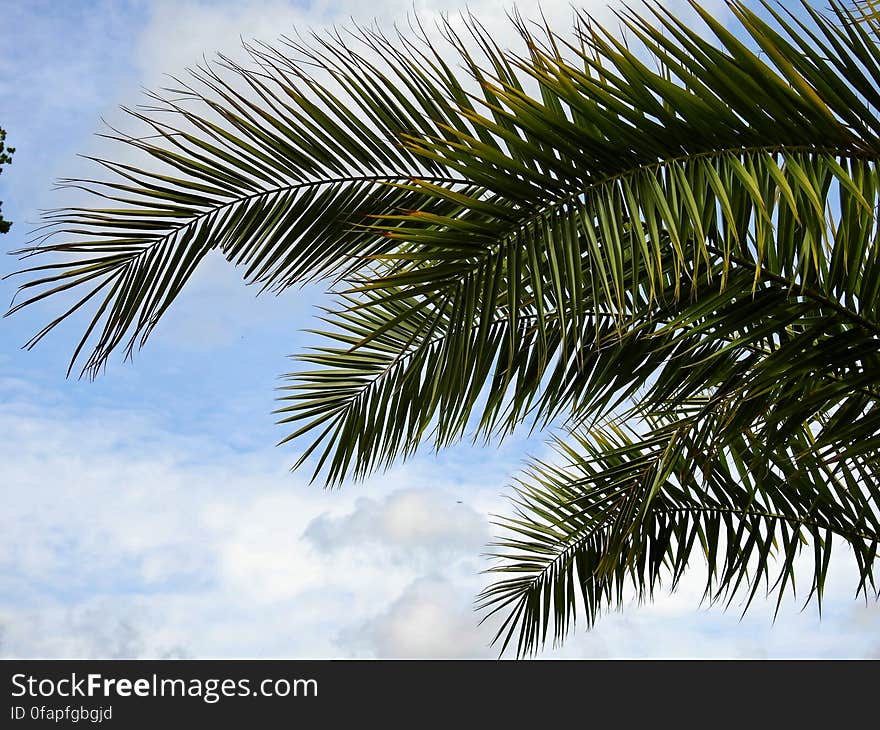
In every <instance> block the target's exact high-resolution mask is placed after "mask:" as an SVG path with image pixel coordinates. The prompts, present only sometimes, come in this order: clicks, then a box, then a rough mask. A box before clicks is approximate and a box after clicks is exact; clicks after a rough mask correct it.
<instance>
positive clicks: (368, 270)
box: [11, 2, 880, 655]
mask: <svg viewBox="0 0 880 730" xmlns="http://www.w3.org/2000/svg"><path fill="white" fill-rule="evenodd" d="M730 7H731V10H732V12H733V14H734V16H735V18H736V20H737V22H738V24H739V30H738V32H737V33H733V32H732V31H730V30H728V29H727V28H726V27H725V26H724V25H723V24H721V23H720V22H719V21H717V20H716V19H714V18H713V17H712V16H711V15H710V14H709V13H708V12H707V11H706V10H705V9H703V8H702V7H700V6H699V5H697V4H694V9H695V11H696V12H697V13H698V14H699V15H700V16H701V18H702V21H703V22H704V23H705V26H706V27H705V28H700V29H698V30H694V29H692V28H691V27H689V26H687V25H686V24H684V23H683V22H682V21H680V20H678V19H676V18H675V17H673V16H672V15H670V14H669V13H667V12H666V11H664V10H663V9H662V8H661V7H660V6H656V7H654V8H653V9H652V10H650V11H646V12H644V13H642V14H639V13H635V12H631V11H628V12H623V13H621V15H620V21H621V23H622V24H623V26H624V27H625V29H626V41H625V42H624V41H623V40H621V39H620V38H619V37H617V36H616V35H614V34H612V33H610V32H608V31H606V30H605V29H604V28H603V27H601V26H600V25H598V24H596V23H595V22H593V21H592V19H591V18H590V17H588V16H587V15H585V14H580V15H578V17H577V19H576V23H575V28H574V32H573V33H572V34H570V35H563V34H559V33H556V32H554V31H552V30H551V29H549V28H547V27H542V26H535V25H533V24H530V23H526V22H525V21H523V20H521V19H519V18H513V19H512V22H514V23H515V25H516V27H517V29H518V31H519V33H520V35H521V37H522V41H523V48H524V51H523V52H522V53H515V52H512V51H509V50H502V49H501V48H499V47H498V46H497V45H496V44H495V43H494V42H493V39H492V36H491V33H490V32H489V30H487V29H485V28H483V27H481V26H480V24H479V23H478V22H477V21H476V20H474V19H472V18H471V19H468V20H467V22H466V23H465V25H464V30H462V31H460V32H459V33H456V32H455V31H454V30H453V25H452V24H451V23H447V24H446V25H444V26H443V35H444V40H443V41H442V44H445V45H442V44H441V43H440V42H437V43H432V42H431V41H430V39H429V36H428V34H427V33H425V32H424V30H423V29H421V28H420V27H418V26H415V27H413V28H411V29H410V30H409V31H407V32H406V33H398V34H397V35H396V36H393V37H387V36H385V35H382V34H381V33H379V32H378V31H375V30H371V29H360V30H357V31H355V32H352V33H351V34H341V33H337V34H334V35H315V36H313V37H312V38H310V39H309V40H308V41H303V40H301V39H286V40H285V42H284V45H283V46H282V47H280V48H273V47H270V46H267V45H262V44H256V45H250V46H247V50H248V51H249V53H250V56H251V59H252V61H253V64H252V65H251V66H249V67H243V66H241V65H239V64H237V63H235V62H233V61H232V60H230V59H228V58H223V57H221V58H220V60H219V61H218V62H217V63H213V64H208V65H205V66H203V67H201V68H199V69H197V70H195V71H194V72H192V74H191V78H188V79H187V80H185V81H183V80H181V81H176V83H175V87H174V88H170V89H166V90H165V91H164V92H163V93H161V94H160V93H156V94H152V95H151V100H152V102H151V106H150V107H148V108H141V109H138V110H129V112H128V113H129V114H130V115H131V117H132V118H134V119H135V120H137V121H138V122H140V123H143V124H144V125H145V126H146V128H147V129H148V130H149V132H150V133H149V135H144V136H132V135H127V134H123V133H121V132H113V133H111V134H109V135H108V136H110V137H112V138H114V139H115V140H117V141H118V142H119V143H121V144H122V145H123V146H125V147H128V148H134V149H135V150H137V151H138V152H139V153H141V154H143V155H144V156H145V158H148V159H151V163H150V164H145V165H144V166H141V167H135V166H133V165H131V164H128V163H124V162H121V161H116V162H115V161H113V160H106V159H101V160H97V162H98V163H99V164H100V165H102V166H103V167H104V168H106V171H107V174H105V175H104V176H103V177H102V178H101V179H99V180H80V179H73V180H67V181H66V182H67V184H69V185H70V186H73V187H76V188H82V189H84V190H86V191H88V192H89V193H90V194H92V195H94V196H96V197H98V198H101V199H103V200H102V201H101V202H99V203H96V207H88V208H87V207H78V208H71V209H65V210H61V211H57V212H54V213H50V214H48V220H47V225H48V229H47V230H46V231H44V236H43V237H41V238H39V239H37V240H36V241H34V242H33V245H31V246H29V247H27V248H26V249H24V250H23V251H22V252H21V253H23V254H24V255H26V256H31V255H37V254H40V255H45V254H53V255H54V258H53V260H52V262H51V263H48V264H43V265H37V266H34V267H31V268H27V269H25V270H24V272H23V273H25V274H26V275H27V277H28V278H27V280H26V281H24V283H23V284H22V287H21V288H22V290H24V291H25V292H26V293H28V296H26V297H24V298H23V300H22V301H21V302H20V303H18V304H16V305H15V306H14V307H13V308H12V310H11V311H13V312H14V311H16V310H19V309H21V308H22V307H25V306H28V305H29V304H31V303H33V302H36V301H39V300H42V299H45V298H46V297H52V296H55V295H57V294H60V293H62V292H75V293H76V297H75V299H74V301H73V305H72V306H71V307H70V308H69V309H67V310H65V311H64V312H63V313H62V314H61V315H60V316H59V317H58V318H57V319H55V320H53V321H52V322H50V323H49V324H48V325H47V326H46V327H45V328H44V329H43V330H41V331H40V332H39V333H37V335H36V336H35V337H34V338H33V339H32V340H31V341H30V342H29V343H28V346H33V345H34V344H35V343H36V342H38V341H39V340H40V339H41V338H42V337H44V336H45V335H46V333H48V332H49V331H50V330H52V329H53V328H54V327H55V326H56V325H58V324H59V323H60V322H61V321H63V320H64V319H65V318H66V317H67V316H69V315H70V314H71V313H73V312H74V311H76V310H78V309H79V308H80V307H82V306H84V305H86V304H87V303H92V305H93V307H94V309H93V316H92V318H91V319H90V321H89V325H88V327H87V329H86V332H85V334H84V335H83V337H82V340H81V341H80V342H79V345H78V346H77V347H76V349H75V352H74V354H73V359H72V362H71V368H73V367H76V366H79V367H80V368H81V372H82V374H84V375H87V376H94V375H95V374H97V373H98V372H99V370H101V369H102V368H103V367H104V366H105V364H106V363H107V360H108V358H109V356H110V355H111V353H112V352H113V351H115V350H121V351H123V352H124V354H125V355H126V356H130V355H131V354H132V352H133V351H134V349H136V348H137V347H139V346H141V345H143V343H144V342H145V341H146V340H147V338H148V336H149V334H150V333H151V332H152V330H153V328H154V327H155V326H156V324H157V322H158V321H159V319H160V318H161V316H162V314H163V313H164V312H165V311H166V309H167V308H168V307H169V306H170V305H171V303H172V302H173V301H174V299H175V297H176V296H177V294H178V293H179V292H180V290H181V288H182V287H183V286H184V285H185V284H186V282H187V280H188V279H189V277H190V276H191V275H192V273H193V271H194V270H195V269H196V267H197V266H198V265H199V262H200V261H201V260H202V259H203V258H204V257H205V256H206V255H207V254H208V253H209V252H211V251H220V252H222V253H223V255H224V256H225V257H226V258H227V259H228V260H229V261H230V262H231V263H233V264H234V265H236V266H240V267H242V268H243V270H244V278H245V280H246V281H248V282H250V283H256V284H258V285H259V286H260V287H261V289H264V290H276V291H277V290H282V289H285V288H287V287H290V286H292V285H295V284H301V283H303V282H309V281H315V280H321V279H324V280H329V281H331V282H332V286H333V291H334V292H335V299H334V301H335V306H334V307H331V308H330V309H329V310H328V311H327V313H326V316H325V317H324V318H323V319H324V320H325V322H326V327H325V329H324V330H323V331H321V332H319V333H318V335H319V336H320V337H321V338H322V340H323V342H322V344H321V345H320V346H317V347H314V348H313V349H311V350H309V351H307V352H305V353H304V354H302V355H301V356H300V360H301V361H302V362H303V363H304V366H303V368H304V369H302V370H301V371H299V372H296V373H293V374H291V375H289V376H288V377H289V384H288V385H287V386H286V387H285V389H284V391H283V395H282V399H281V407H280V408H279V410H278V414H279V415H280V422H281V423H283V424H291V425H290V429H291V433H290V435H289V436H288V437H287V438H286V439H284V441H289V440H292V439H297V442H298V443H302V441H303V439H306V438H307V439H309V440H308V441H307V442H306V446H305V447H304V448H303V450H302V452H301V455H300V456H299V459H298V461H297V466H299V465H301V464H303V463H304V462H305V461H306V460H307V459H310V463H312V464H314V474H315V477H318V478H320V479H322V480H324V481H325V482H326V483H327V484H328V485H337V484H339V483H340V482H341V481H342V480H343V479H347V478H355V479H358V478H363V477H365V476H367V475H368V474H370V473H372V472H374V471H375V470H377V469H382V468H385V467H387V466H388V465H389V464H391V463H392V462H393V461H395V460H397V459H401V458H404V457H406V456H408V455H410V454H411V453H413V452H414V451H415V450H416V448H417V447H418V446H419V445H421V444H423V443H424V442H430V443H432V444H433V445H434V446H436V447H438V448H439V447H444V446H446V445H449V444H451V443H453V442H455V441H456V440H458V439H460V438H461V437H462V436H463V435H464V434H466V433H469V434H473V436H474V437H475V438H485V439H500V438H503V437H504V436H505V435H507V434H509V433H510V432H511V431H512V430H513V429H514V428H515V427H517V426H519V425H521V424H523V423H526V424H530V425H531V426H532V427H537V428H547V429H552V430H553V432H554V433H555V443H556V445H557V448H558V450H559V452H560V459H559V460H557V461H553V462H552V463H545V462H534V463H532V464H531V465H530V466H529V467H528V468H527V469H526V470H525V473H524V474H523V475H522V476H521V477H520V479H519V480H518V482H517V486H516V488H515V494H514V499H513V502H514V505H513V513H512V515H511V516H508V517H506V518H502V519H501V531H502V532H501V537H500V538H499V541H498V543H497V544H496V549H495V552H494V555H495V558H496V560H495V562H494V563H493V567H492V569H491V570H492V572H494V573H495V574H496V575H497V582H495V583H494V584H492V585H491V586H490V587H488V588H487V589H486V590H485V592H484V593H483V594H482V596H481V597H480V600H479V603H480V606H481V607H482V609H483V610H484V615H486V616H488V615H491V614H494V613H498V614H499V618H500V621H499V623H500V629H499V631H498V635H497V637H496V640H497V641H498V643H499V646H500V648H501V651H504V649H505V647H507V646H508V644H509V642H511V641H513V644H512V645H511V646H515V647H516V651H517V653H518V654H520V655H524V654H530V653H533V652H535V651H537V650H538V649H540V648H541V647H542V646H543V645H544V644H545V642H546V641H547V640H548V634H549V636H550V637H552V639H553V640H554V641H559V640H561V639H562V638H563V637H564V636H565V635H566V633H567V631H568V630H569V629H570V627H571V625H572V622H573V621H574V620H575V618H577V617H581V618H582V619H585V620H586V623H587V624H588V625H590V624H592V623H593V622H594V621H595V620H596V619H597V617H598V616H599V614H600V613H601V612H602V611H604V610H607V609H608V608H609V607H612V606H614V605H616V604H619V603H620V601H622V600H623V599H624V597H625V596H626V595H627V592H628V591H630V590H632V591H634V592H635V594H636V595H637V596H639V597H640V598H642V597H650V595H652V593H653V591H654V590H655V589H656V588H657V587H658V586H659V585H660V583H661V580H666V581H668V582H669V584H670V585H671V586H672V587H675V585H676V583H677V582H678V581H679V579H680V578H681V576H682V574H683V573H684V571H685V569H686V568H687V567H689V566H690V565H691V564H692V563H693V562H694V561H698V560H699V557H698V556H702V558H703V559H704V561H705V562H706V564H707V565H708V568H709V570H708V580H707V584H706V596H707V598H708V599H709V600H710V601H715V600H719V599H726V600H728V601H729V600H732V599H733V598H734V597H735V596H741V597H743V598H744V602H745V603H746V605H748V602H750V601H751V599H752V598H753V597H754V595H755V594H756V593H757V592H758V591H759V590H761V586H762V585H763V586H765V590H766V591H768V592H770V593H773V594H775V595H778V598H779V600H781V599H782V597H783V595H784V594H786V593H788V592H790V591H793V590H794V585H795V574H796V573H797V576H798V578H799V579H804V577H806V579H807V580H808V581H810V583H809V591H808V594H809V595H808V600H810V599H812V598H815V599H817V600H818V601H819V603H820V607H821V597H822V592H823V586H824V583H825V580H826V575H827V572H828V567H829V558H830V555H831V550H832V544H833V545H836V546H843V545H845V546H846V547H847V549H848V551H849V552H850V553H851V555H852V557H853V558H854V559H855V561H856V563H857V565H858V569H859V574H860V582H859V585H858V587H857V591H858V592H861V593H863V594H864V595H865V597H866V598H867V597H868V595H869V594H873V593H874V592H876V584H875V581H874V576H873V572H872V571H873V566H874V564H875V559H876V557H877V548H878V540H880V511H878V496H880V488H878V477H880V448H878V447H880V243H878V234H880V229H878V225H877V215H876V210H877V205H878V202H880V173H878V163H880V116H878V113H877V110H878V108H880V91H878V89H880V46H878V44H877V42H876V35H875V34H874V31H873V29H872V26H871V25H870V23H860V22H857V21H858V20H859V18H860V16H859V15H857V14H856V13H855V12H854V11H850V10H847V9H846V8H844V7H842V6H840V5H838V4H836V3H835V4H833V5H832V7H831V11H830V13H823V12H819V11H817V10H815V9H813V8H811V7H809V6H804V8H803V12H801V13H799V14H798V15H789V14H787V13H785V12H784V11H779V10H777V9H774V8H773V7H771V6H769V5H767V6H764V7H763V9H762V10H761V11H760V12H755V11H753V10H750V9H749V8H748V7H746V6H745V5H744V4H743V3H739V2H734V3H732V4H731V6H730ZM707 29H708V31H711V33H707ZM711 35H714V39H710V38H707V36H711ZM441 46H442V47H441ZM450 53H452V54H453V55H454V57H455V60H454V61H450V60H448V59H449V55H450ZM799 556H800V557H802V558H804V560H803V561H801V560H800V559H799Z"/></svg>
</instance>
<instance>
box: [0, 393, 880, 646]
mask: <svg viewBox="0 0 880 730" xmlns="http://www.w3.org/2000/svg"><path fill="white" fill-rule="evenodd" d="M25 397H26V398H27V399H28V401H29V402H28V403H23V402H22V400H21V399H22V398H25ZM0 404H2V405H0V432H2V433H4V434H5V436H4V439H3V440H2V441H0V463H3V464H4V472H3V478H2V489H3V497H4V509H3V511H2V513H0V531H2V534H3V540H2V542H0V626H2V627H3V637H2V642H0V651H2V653H3V654H5V655H8V656H20V657H24V656H117V655H127V656H133V655H139V656H163V655H167V654H174V655H184V654H185V655H189V656H198V657H210V656H228V657H232V656H246V657H259V656H286V657H333V656H349V655H368V656H432V655H433V656H452V655H454V656H484V655H489V656H494V652H495V650H494V649H490V648H488V647H487V644H488V642H489V639H490V638H491V630H492V627H491V626H484V627H482V628H477V626H476V624H477V620H478V618H479V616H478V615H477V614H475V613H474V612H473V599H474V597H475V595H476V594H477V592H478V591H479V590H480V588H481V587H482V585H483V584H484V577H483V576H480V575H479V571H480V570H481V569H483V568H485V567H488V566H487V563H486V562H485V561H484V560H483V559H481V558H480V557H479V553H480V552H481V551H482V546H481V542H482V541H483V540H484V539H485V538H486V534H487V533H486V515H487V513H488V512H490V511H491V512H498V511H504V510H505V509H506V508H505V505H504V504H503V502H502V501H501V500H500V499H499V497H498V493H499V491H500V486H501V482H502V478H503V477H502V475H504V474H507V473H510V472H511V471H512V470H513V468H514V463H515V462H516V460H517V454H516V452H515V450H514V451H512V452H511V451H501V452H497V453H496V455H495V456H493V452H492V451H487V452H484V453H483V457H482V459H483V460H482V463H481V464H480V465H479V467H478V468H475V467H474V465H473V463H476V462H469V461H468V460H467V459H466V458H464V456H463V454H467V453H469V451H468V449H461V450H458V451H457V450H455V449H453V450H452V452H450V453H449V455H448V457H447V460H446V461H439V462H438V461H436V460H435V459H434V458H431V457H421V458H417V459H415V460H414V461H413V462H411V463H410V464H407V465H404V466H401V467H399V468H396V469H394V470H392V471H391V472H389V473H388V474H386V475H384V476H381V477H378V478H375V479H373V480H371V481H370V482H369V483H367V484H365V485H363V486H362V487H355V486H352V485H348V486H346V487H345V488H343V489H342V490H339V491H324V490H322V489H320V488H319V487H315V486H311V487H310V486H307V485H306V484H305V482H304V480H303V479H302V478H301V477H299V476H297V475H293V476H291V475H290V474H289V473H288V472H287V468H286V467H287V462H288V456H289V454H287V453H285V452H283V451H281V450H276V451H272V450H262V449H260V450H250V451H249V450H241V449H237V450H233V449H230V448H229V447H227V446H226V445H225V444H224V443H222V442H220V443H217V442H212V441H209V440H208V439H207V438H203V437H197V436H192V435H191V434H187V433H185V432H184V433H181V432H176V431H173V430H168V429H166V428H162V427H160V426H159V425H157V423H156V421H155V420H154V418H153V417H151V416H149V415H146V414H138V413H132V412H125V411H119V410H109V409H103V410H92V411H86V412H81V411H78V410H76V409H75V408H73V407H72V406H71V404H69V403H66V402H65V401H64V400H63V399H58V398H57V397H56V396H54V395H52V396H49V397H46V396H45V395H44V394H41V393H40V391H39V390H37V391H36V392H35V390H34V389H29V390H26V391H22V390H21V389H12V390H11V391H3V392H2V393H0ZM469 464H470V467H469ZM364 495H369V496H364ZM459 501H461V502H462V504H458V502H459ZM854 585H855V575H854V568H853V566H852V565H851V562H848V561H847V560H846V556H845V555H844V554H843V553H841V554H839V555H838V556H837V557H836V558H835V560H834V564H833V565H832V566H831V575H830V582H829V586H828V595H827V598H826V606H825V617H824V619H823V620H822V621H821V622H820V621H819V620H818V619H817V617H816V613H815V610H814V609H812V608H811V609H808V610H806V611H804V612H799V605H797V604H796V603H795V602H793V601H789V602H787V604H786V606H785V607H784V609H783V611H782V613H781V616H780V618H779V620H778V621H777V622H776V624H773V623H772V608H773V606H772V603H769V602H765V601H763V600H761V599H760V598H759V599H758V600H756V603H755V606H754V607H753V609H752V611H751V612H750V613H749V614H747V616H746V618H745V619H744V620H743V621H742V622H740V621H739V617H738V610H737V607H736V606H734V607H733V608H732V609H731V610H730V611H729V612H726V613H725V612H722V611H721V610H720V609H718V608H713V609H708V610H707V609H700V610H697V604H698V602H699V597H700V592H701V587H702V586H701V576H700V575H699V571H695V572H694V573H693V574H692V575H690V576H688V578H687V579H686V580H685V581H684V583H683V585H682V586H681V589H680V590H679V591H678V592H677V593H676V594H673V595H671V596H670V595H668V594H665V593H662V592H661V593H659V594H658V595H657V597H656V599H655V601H654V603H652V604H649V605H645V606H641V607H638V606H635V605H632V604H627V605H626V606H624V608H623V610H622V611H621V612H617V613H612V614H610V615H608V616H606V617H604V618H603V619H602V620H601V621H600V623H599V624H598V625H597V627H596V628H595V629H594V630H593V631H592V632H590V633H586V634H585V633H584V632H583V631H582V630H581V629H579V630H578V631H577V632H575V633H574V634H573V635H572V636H571V637H570V640H569V641H568V642H567V643H566V644H565V645H564V646H563V647H562V649H561V650H559V651H558V652H552V651H548V655H555V654H557V653H558V654H559V655H562V656H737V655H746V656H758V655H762V654H767V655H769V656H863V655H867V654H870V653H871V652H876V651H877V642H876V636H877V635H878V631H880V613H878V612H877V610H876V606H875V605H874V604H871V605H870V607H869V608H864V607H863V606H860V605H859V604H857V603H854V602H853V600H852V590H853V587H854Z"/></svg>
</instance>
